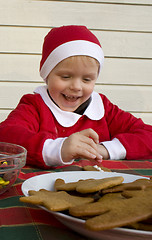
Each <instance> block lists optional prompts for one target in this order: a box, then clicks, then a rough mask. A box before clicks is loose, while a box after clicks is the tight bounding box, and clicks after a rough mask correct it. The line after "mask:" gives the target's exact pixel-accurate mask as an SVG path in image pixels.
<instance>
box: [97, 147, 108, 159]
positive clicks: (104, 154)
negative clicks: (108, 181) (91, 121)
mask: <svg viewBox="0 0 152 240" xmlns="http://www.w3.org/2000/svg"><path fill="white" fill-rule="evenodd" d="M97 149H98V153H99V154H100V155H101V156H102V157H103V159H110V156H109V152H108V150H107V149H106V148H105V146H104V145H102V144H98V145H97Z"/></svg>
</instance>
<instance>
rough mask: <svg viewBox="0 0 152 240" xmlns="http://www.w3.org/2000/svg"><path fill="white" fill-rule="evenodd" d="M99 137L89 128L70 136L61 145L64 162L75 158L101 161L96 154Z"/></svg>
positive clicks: (100, 157)
mask: <svg viewBox="0 0 152 240" xmlns="http://www.w3.org/2000/svg"><path fill="white" fill-rule="evenodd" d="M98 143H99V136H98V134H97V133H96V132H95V131H94V130H93V129H91V128H89V129H85V130H83V131H81V132H76V133H73V134H72V135H70V136H69V137H68V138H67V139H66V140H65V141H64V142H63V145H62V149H61V156H62V160H63V161H64V162H69V161H71V160H72V159H76V158H86V159H89V160H94V159H95V160H101V159H102V156H101V155H100V154H99V153H98Z"/></svg>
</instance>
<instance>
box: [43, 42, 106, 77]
mask: <svg viewBox="0 0 152 240" xmlns="http://www.w3.org/2000/svg"><path fill="white" fill-rule="evenodd" d="M78 55H85V56H89V57H92V58H95V59H96V60H97V61H98V62H99V63H100V70H101V67H102V65H103V62H104V54H103V50H102V48H101V47H100V46H99V45H98V44H96V43H93V42H90V41H85V40H75V41H70V42H66V43H64V44H62V45H60V46H58V47H57V48H55V49H54V50H53V51H52V52H51V53H50V55H49V56H48V58H47V59H46V61H45V62H44V64H43V66H42V68H41V71H40V75H41V77H42V78H43V79H44V80H46V78H47V76H48V75H49V73H50V72H51V71H52V69H53V68H54V67H55V66H56V65H57V64H58V63H59V62H61V61H62V60H64V59H66V58H68V57H71V56H78Z"/></svg>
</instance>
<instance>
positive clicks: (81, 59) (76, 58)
mask: <svg viewBox="0 0 152 240" xmlns="http://www.w3.org/2000/svg"><path fill="white" fill-rule="evenodd" d="M64 60H65V59H64ZM64 60H63V61H64ZM66 60H67V62H68V61H70V62H71V61H73V62H74V61H76V60H77V61H79V60H80V61H82V62H83V64H85V63H86V61H89V62H92V63H96V64H97V66H98V68H99V67H100V63H99V62H98V61H97V60H96V59H95V58H93V57H90V56H86V55H76V56H71V57H68V58H66Z"/></svg>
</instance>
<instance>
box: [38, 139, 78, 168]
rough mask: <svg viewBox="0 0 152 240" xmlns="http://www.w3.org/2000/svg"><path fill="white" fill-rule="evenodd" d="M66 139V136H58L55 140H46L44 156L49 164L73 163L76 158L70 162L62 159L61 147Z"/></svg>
mask: <svg viewBox="0 0 152 240" xmlns="http://www.w3.org/2000/svg"><path fill="white" fill-rule="evenodd" d="M65 139H66V138H57V139H55V140H52V139H47V140H46V141H45V142H44V146H43V150H42V156H43V160H44V162H45V164H46V165H47V166H59V165H69V164H71V163H73V161H74V160H71V161H70V162H63V161H62V157H61V147H62V144H63V142H64V140H65Z"/></svg>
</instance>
